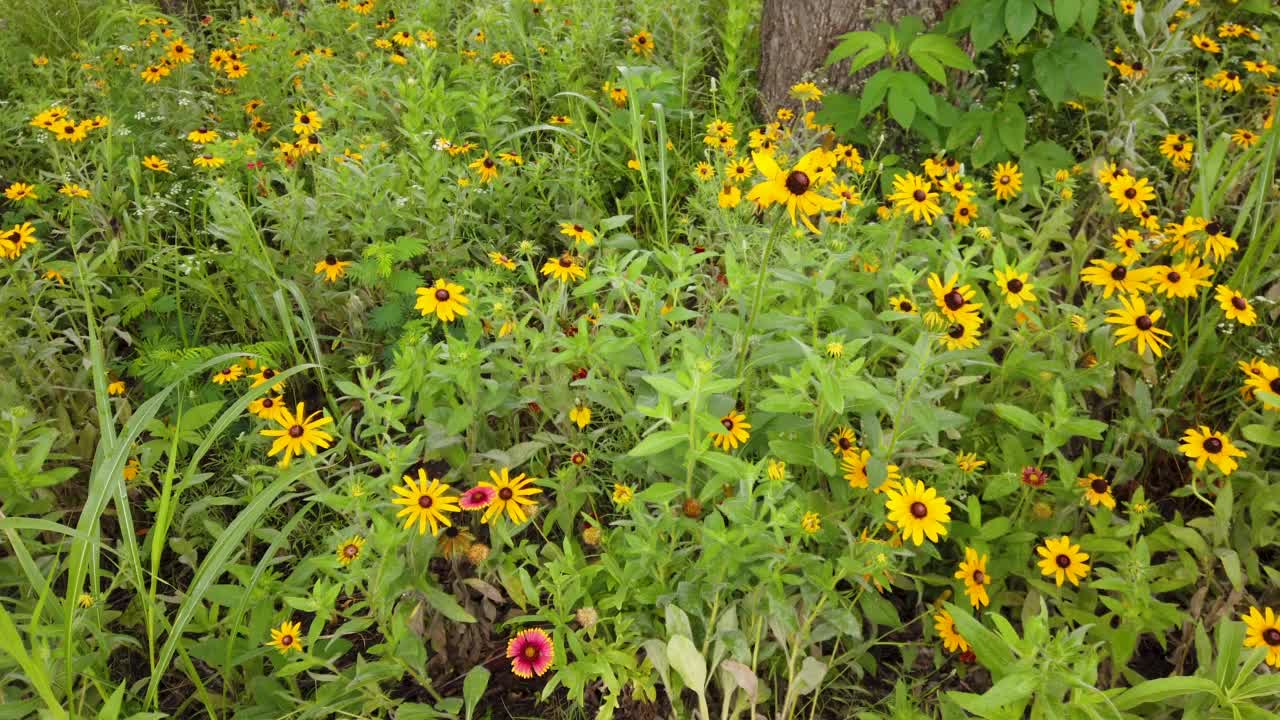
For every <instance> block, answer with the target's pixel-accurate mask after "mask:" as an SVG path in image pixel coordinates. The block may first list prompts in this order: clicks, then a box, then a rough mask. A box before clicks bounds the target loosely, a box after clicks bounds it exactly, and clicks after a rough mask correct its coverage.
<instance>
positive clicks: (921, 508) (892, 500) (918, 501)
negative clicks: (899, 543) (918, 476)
mask: <svg viewBox="0 0 1280 720" xmlns="http://www.w3.org/2000/svg"><path fill="white" fill-rule="evenodd" d="M885 494H886V496H887V500H886V501H885V509H886V510H887V511H888V519H889V522H891V523H893V524H894V525H897V526H898V528H899V530H900V532H901V533H902V539H903V541H907V540H910V541H911V542H913V543H915V544H916V545H922V544H923V543H924V539H925V538H926V537H928V538H929V541H930V542H938V538H939V537H945V536H946V534H947V523H949V522H951V507H950V506H949V505H947V500H946V498H944V497H942V496H941V495H938V491H937V490H934V489H933V488H931V487H928V486H926V485H925V484H924V483H923V482H916V481H915V480H912V479H911V478H904V479H903V481H902V484H901V489H898V488H891V489H889V490H888V491H886V493H885Z"/></svg>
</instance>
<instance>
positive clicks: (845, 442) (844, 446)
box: [836, 437, 853, 450]
mask: <svg viewBox="0 0 1280 720" xmlns="http://www.w3.org/2000/svg"><path fill="white" fill-rule="evenodd" d="M836 444H837V445H839V446H840V449H841V450H848V449H849V448H850V447H852V446H853V443H851V442H849V438H846V437H842V438H840V439H839V440H838V441H836Z"/></svg>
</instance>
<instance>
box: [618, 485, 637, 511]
mask: <svg viewBox="0 0 1280 720" xmlns="http://www.w3.org/2000/svg"><path fill="white" fill-rule="evenodd" d="M635 498H636V491H635V490H633V489H632V488H631V486H630V485H623V484H622V483H614V484H613V503H614V504H615V505H619V506H623V507H625V506H627V505H630V504H631V501H632V500H634V499H635Z"/></svg>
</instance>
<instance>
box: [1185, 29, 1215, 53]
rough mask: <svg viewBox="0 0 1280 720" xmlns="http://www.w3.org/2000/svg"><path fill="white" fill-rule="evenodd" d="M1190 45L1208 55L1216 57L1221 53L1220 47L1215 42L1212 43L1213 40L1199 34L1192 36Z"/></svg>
mask: <svg viewBox="0 0 1280 720" xmlns="http://www.w3.org/2000/svg"><path fill="white" fill-rule="evenodd" d="M1191 44H1192V45H1195V46H1196V47H1197V48H1200V49H1201V50H1203V51H1205V52H1207V53H1209V54H1210V55H1217V54H1218V53H1220V52H1222V46H1221V45H1219V44H1218V43H1217V42H1216V41H1214V39H1213V38H1211V37H1209V36H1208V35H1202V34H1199V33H1197V34H1195V35H1192V36H1191Z"/></svg>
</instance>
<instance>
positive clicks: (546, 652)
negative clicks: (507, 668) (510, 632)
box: [507, 628, 556, 680]
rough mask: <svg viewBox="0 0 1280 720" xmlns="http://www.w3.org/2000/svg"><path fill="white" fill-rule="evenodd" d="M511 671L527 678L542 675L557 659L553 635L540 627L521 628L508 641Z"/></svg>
mask: <svg viewBox="0 0 1280 720" xmlns="http://www.w3.org/2000/svg"><path fill="white" fill-rule="evenodd" d="M507 657H508V658H510V659H511V672H513V673H515V674H516V675H518V676H519V677H522V678H524V679H526V680H528V679H529V678H531V677H533V676H534V675H537V676H538V677H542V676H543V675H544V674H545V673H546V672H547V670H548V669H550V668H551V663H552V661H553V660H555V657H556V649H555V645H554V644H553V643H552V642H551V636H550V635H547V633H546V632H544V631H542V630H539V629H538V628H532V629H530V630H521V631H520V632H518V633H516V636H515V637H513V638H511V640H510V641H509V642H508V643H507Z"/></svg>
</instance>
